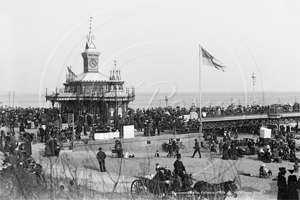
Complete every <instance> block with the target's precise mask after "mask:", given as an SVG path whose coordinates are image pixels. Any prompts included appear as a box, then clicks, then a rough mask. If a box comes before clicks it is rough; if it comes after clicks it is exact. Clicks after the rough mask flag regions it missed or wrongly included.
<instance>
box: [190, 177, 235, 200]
mask: <svg viewBox="0 0 300 200" xmlns="http://www.w3.org/2000/svg"><path fill="white" fill-rule="evenodd" d="M193 190H194V191H196V192H198V193H199V194H200V197H203V198H206V199H209V200H211V199H223V200H224V199H225V198H226V197H227V196H229V195H228V194H227V193H228V192H229V191H230V192H231V193H232V195H233V196H234V198H236V197H237V193H236V190H237V186H236V184H235V179H234V180H233V181H231V180H228V181H225V182H222V183H219V184H210V183H207V182H205V181H198V182H197V183H195V185H194V187H193Z"/></svg>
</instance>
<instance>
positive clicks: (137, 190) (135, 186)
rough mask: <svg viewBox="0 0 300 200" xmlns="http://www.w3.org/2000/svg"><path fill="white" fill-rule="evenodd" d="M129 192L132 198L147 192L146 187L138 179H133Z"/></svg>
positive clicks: (139, 196)
mask: <svg viewBox="0 0 300 200" xmlns="http://www.w3.org/2000/svg"><path fill="white" fill-rule="evenodd" d="M130 192H131V196H132V198H133V199H138V198H141V197H142V196H144V195H146V194H147V188H146V187H145V186H144V185H143V184H142V182H141V181H140V180H134V181H133V182H132V184H131V188H130Z"/></svg>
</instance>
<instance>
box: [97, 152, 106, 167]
mask: <svg viewBox="0 0 300 200" xmlns="http://www.w3.org/2000/svg"><path fill="white" fill-rule="evenodd" d="M105 158H106V154H105V153H104V152H103V151H101V150H100V151H99V152H98V153H97V159H98V162H99V165H100V172H106V167H105Z"/></svg>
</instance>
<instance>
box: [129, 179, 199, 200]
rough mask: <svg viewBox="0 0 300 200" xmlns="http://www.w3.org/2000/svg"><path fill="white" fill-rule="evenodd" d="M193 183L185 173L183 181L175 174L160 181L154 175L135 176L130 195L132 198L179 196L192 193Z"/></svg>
mask: <svg viewBox="0 0 300 200" xmlns="http://www.w3.org/2000/svg"><path fill="white" fill-rule="evenodd" d="M192 184H193V181H192V178H191V176H190V175H186V179H185V181H184V183H183V182H182V181H181V179H180V177H179V176H178V175H176V174H174V173H173V174H172V175H171V176H170V178H169V180H165V181H161V180H159V179H156V178H155V176H154V177H151V176H149V175H147V176H136V180H134V181H133V182H132V184H131V188H130V189H131V195H132V198H133V199H148V198H151V197H154V198H155V199H157V198H169V197H176V198H180V196H181V195H184V196H185V198H186V197H187V195H189V196H191V195H194V194H193V188H192V187H191V186H192Z"/></svg>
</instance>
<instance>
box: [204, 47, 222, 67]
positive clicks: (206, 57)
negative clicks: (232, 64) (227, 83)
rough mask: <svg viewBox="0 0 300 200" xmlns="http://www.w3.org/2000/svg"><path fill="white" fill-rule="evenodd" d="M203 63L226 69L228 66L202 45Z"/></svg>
mask: <svg viewBox="0 0 300 200" xmlns="http://www.w3.org/2000/svg"><path fill="white" fill-rule="evenodd" d="M201 51H202V59H203V65H209V66H212V67H215V68H217V69H219V70H222V71H223V72H224V71H225V68H226V66H225V65H224V64H223V63H221V62H220V61H218V60H217V59H215V58H214V57H213V56H212V55H210V54H209V53H208V52H207V51H206V50H205V49H204V48H202V47H201Z"/></svg>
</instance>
